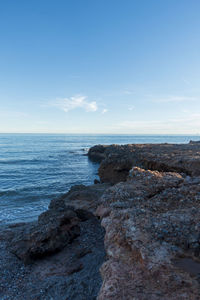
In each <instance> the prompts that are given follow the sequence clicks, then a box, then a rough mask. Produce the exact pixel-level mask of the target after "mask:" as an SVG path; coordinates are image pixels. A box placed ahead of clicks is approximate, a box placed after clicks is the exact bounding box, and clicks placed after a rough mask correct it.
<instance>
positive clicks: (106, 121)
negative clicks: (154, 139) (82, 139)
mask: <svg viewBox="0 0 200 300" xmlns="http://www.w3.org/2000/svg"><path fill="white" fill-rule="evenodd" d="M0 132H52V133H55V132H58V133H59V132H67V133H129V134H160V133H161V134H168V133H169V134H177V133H182V134H197V133H200V1H199V0H165V1H164V0H163V1H162V0H54V1H53V0H28V1H27V0H24V1H22V0H17V1H16V0H5V1H0Z"/></svg>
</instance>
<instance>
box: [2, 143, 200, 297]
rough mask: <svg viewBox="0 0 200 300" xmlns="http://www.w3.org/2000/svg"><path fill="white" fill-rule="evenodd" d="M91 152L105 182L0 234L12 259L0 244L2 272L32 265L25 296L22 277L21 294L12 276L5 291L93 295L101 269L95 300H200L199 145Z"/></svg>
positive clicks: (77, 192) (79, 191)
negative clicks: (32, 219) (5, 268)
mask: <svg viewBox="0 0 200 300" xmlns="http://www.w3.org/2000/svg"><path fill="white" fill-rule="evenodd" d="M88 156H89V158H90V159H92V160H94V161H97V162H101V164H100V168H99V176H100V179H101V184H99V183H98V181H96V182H95V183H96V184H94V185H91V186H84V185H77V186H74V187H72V188H71V189H70V191H69V192H68V193H66V194H64V195H63V196H62V197H59V198H57V199H53V200H52V201H51V203H50V205H49V209H48V210H47V211H46V212H45V213H43V214H42V215H40V216H39V218H38V221H37V222H33V223H29V224H19V225H14V226H9V230H7V231H4V232H3V233H0V239H1V241H5V240H7V241H9V243H8V245H9V250H10V251H11V253H14V254H15V256H14V255H13V256H11V254H9V255H8V253H7V252H5V251H7V249H6V248H5V247H4V246H3V243H2V244H1V245H0V252H1V256H2V257H4V255H2V253H6V255H7V257H8V258H9V259H7V258H5V259H4V261H5V264H4V265H5V266H7V267H8V268H11V266H10V263H9V260H10V259H11V261H14V258H15V259H16V256H17V257H18V258H20V260H18V261H20V262H21V263H22V261H23V262H26V263H27V262H34V264H28V265H26V267H24V268H26V269H24V270H26V271H24V274H25V273H26V272H27V268H28V267H29V268H30V270H29V277H28V278H29V281H30V282H31V284H32V283H34V285H31V284H30V287H31V288H29V287H28V291H27V285H26V280H25V279H24V281H23V284H22V283H21V281H20V280H19V282H18V283H17V286H18V294H17V297H16V294H15V290H14V289H12V288H11V286H12V284H11V283H13V281H12V280H13V279H10V283H9V287H7V283H6V282H4V285H2V286H3V289H5V290H6V291H7V293H8V294H9V295H12V296H10V299H21V298H22V295H24V294H26V295H27V297H26V298H24V299H52V297H53V299H57V298H58V297H59V299H63V300H65V299H77V300H80V299H83V300H84V299H88V300H90V299H91V300H92V299H95V298H96V296H97V293H98V291H99V289H100V285H101V279H100V277H99V274H98V270H99V266H100V265H101V274H102V278H103V283H102V285H101V289H100V291H99V295H98V300H105V299H106V300H111V299H113V300H116V299H119V300H125V299H126V300H133V299H138V300H157V299H162V300H169V299H170V300H175V299H180V300H188V299H190V300H199V299H200V298H199V295H200V276H199V274H200V148H199V143H196V142H195V143H193V142H191V143H189V144H187V145H170V144H159V145H150V144H149V145H123V146H119V145H111V146H102V145H98V146H95V147H92V148H91V149H90V150H89V153H88ZM95 216H97V217H98V218H97V217H95ZM98 219H101V225H102V227H103V228H104V229H105V239H104V246H105V250H106V254H107V258H106V261H105V257H104V247H103V236H104V230H103V229H102V228H101V227H100V224H99V220H98ZM103 261H104V263H103ZM102 263H103V264H102ZM19 265H20V264H19ZM17 270H18V271H17V272H19V274H21V273H20V272H21V271H19V270H21V267H20V268H19V267H18V268H17ZM32 274H34V276H33V275H32ZM6 276H7V275H6ZM17 276H18V275H17ZM38 276H39V278H40V282H39V283H38V287H36V285H37V282H38ZM4 277H5V276H4ZM11 277H12V276H11ZM18 277H20V278H21V275H19V276H18ZM2 278H3V276H2ZM24 278H27V275H24ZM21 286H23V289H24V291H23V292H21V291H19V287H21ZM0 287H1V286H0ZM41 287H42V289H41ZM29 290H30V291H31V292H29ZM41 290H42V294H40V291H41ZM4 294H5V293H4ZM4 294H3V293H1V289H0V295H1V296H2V295H3V296H4ZM52 295H53V296H52ZM12 297H13V298H12ZM41 297H42V298H41ZM45 297H46V298H45ZM56 297H57V298H56Z"/></svg>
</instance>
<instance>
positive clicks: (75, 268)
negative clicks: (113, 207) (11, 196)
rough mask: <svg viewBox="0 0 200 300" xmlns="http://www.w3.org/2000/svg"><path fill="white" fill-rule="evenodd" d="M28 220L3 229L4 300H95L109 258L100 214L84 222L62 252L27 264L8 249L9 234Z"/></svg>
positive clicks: (0, 288)
mask: <svg viewBox="0 0 200 300" xmlns="http://www.w3.org/2000/svg"><path fill="white" fill-rule="evenodd" d="M27 225H28V224H26V225H25V224H21V225H20V224H19V225H18V226H16V227H15V228H14V227H10V226H9V227H8V228H7V229H6V230H5V229H4V230H3V231H1V230H0V241H1V242H0V257H1V259H0V299H1V300H72V299H73V300H86V299H87V300H94V299H96V297H97V295H98V293H99V290H100V287H101V284H102V279H101V276H100V272H99V269H100V266H101V265H102V263H103V262H104V260H105V251H104V243H103V238H104V230H103V228H102V227H101V226H100V223H99V220H97V218H94V217H92V218H90V219H88V220H86V221H82V222H80V224H79V226H80V235H79V236H78V237H77V238H76V239H74V240H73V241H72V242H71V243H70V244H67V246H66V247H64V248H63V249H62V250H60V251H59V252H56V253H54V254H52V255H48V256H45V257H43V258H42V259H39V260H38V259H37V260H34V261H32V263H31V264H26V265H24V263H23V261H22V260H21V259H18V258H17V257H16V256H15V255H13V254H12V253H11V252H9V251H8V247H7V239H8V236H12V235H13V231H14V232H15V234H18V231H19V230H22V228H23V227H25V226H27Z"/></svg>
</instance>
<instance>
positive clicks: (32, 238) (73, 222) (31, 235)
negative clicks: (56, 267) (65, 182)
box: [10, 184, 109, 263]
mask: <svg viewBox="0 0 200 300" xmlns="http://www.w3.org/2000/svg"><path fill="white" fill-rule="evenodd" d="M108 187H109V185H108V184H95V185H91V186H84V185H77V186H73V187H72V188H71V189H70V191H69V192H68V193H66V194H64V195H63V196H61V197H60V198H56V199H53V200H52V201H51V203H50V205H49V209H48V210H47V211H46V212H44V213H42V214H41V215H40V216H39V218H38V221H37V222H34V223H32V224H26V225H25V226H22V227H20V229H19V228H18V227H16V230H15V233H16V234H14V231H13V236H12V237H11V242H10V250H11V252H12V253H14V254H15V255H16V256H17V257H18V258H20V259H22V260H23V261H24V262H26V263H27V262H31V261H33V260H36V259H40V258H42V257H45V256H47V255H50V254H53V253H55V252H58V251H60V250H62V249H63V248H64V247H65V246H66V245H67V244H69V243H71V242H72V241H73V239H75V238H76V237H77V236H78V235H79V233H80V222H81V221H86V220H88V219H90V218H92V217H93V213H94V212H95V210H96V208H97V206H98V204H99V199H100V197H101V195H102V194H103V192H104V191H105V189H106V188H108Z"/></svg>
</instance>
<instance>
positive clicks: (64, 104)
mask: <svg viewBox="0 0 200 300" xmlns="http://www.w3.org/2000/svg"><path fill="white" fill-rule="evenodd" d="M51 106H55V107H57V108H59V109H61V110H63V111H64V112H69V111H70V110H74V109H77V108H81V109H83V110H85V111H86V112H95V111H97V110H98V105H97V103H96V102H95V101H91V102H90V101H88V100H87V97H86V96H80V95H78V96H73V97H70V98H62V99H56V101H55V102H54V103H52V104H51Z"/></svg>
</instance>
